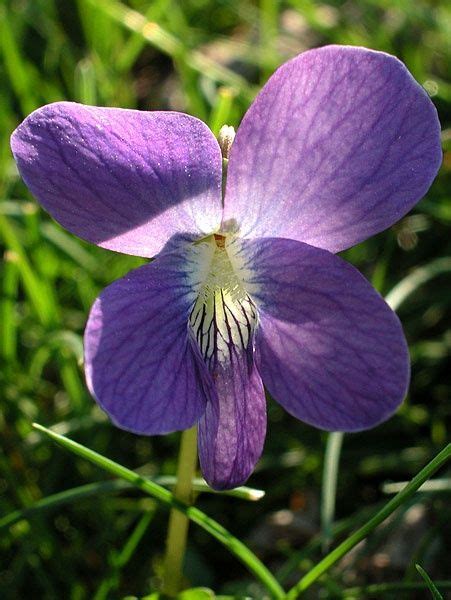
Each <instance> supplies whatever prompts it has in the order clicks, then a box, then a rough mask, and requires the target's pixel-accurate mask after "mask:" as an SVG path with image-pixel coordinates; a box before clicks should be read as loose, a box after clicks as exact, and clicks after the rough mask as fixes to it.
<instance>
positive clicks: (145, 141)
mask: <svg viewBox="0 0 451 600" xmlns="http://www.w3.org/2000/svg"><path fill="white" fill-rule="evenodd" d="M11 147H12V150H13V154H14V157H15V159H16V161H17V164H18V167H19V171H20V173H21V175H22V177H23V179H24V181H25V183H26V184H27V185H28V187H29V188H30V190H31V191H32V193H33V194H34V195H35V196H36V198H37V199H38V200H39V202H40V203H41V204H42V206H43V207H44V208H45V209H46V210H47V211H48V212H49V213H50V214H51V215H52V216H53V217H54V218H55V219H56V220H57V221H58V222H59V223H61V225H63V227H66V228H67V229H68V230H69V231H71V232H72V233H75V234H76V235H78V236H80V237H82V238H84V239H86V240H88V241H90V242H94V243H96V244H98V245H99V246H102V247H103V248H108V249H110V250H117V251H119V252H124V253H126V254H135V255H138V256H154V255H155V254H157V253H158V252H159V251H160V249H161V248H162V247H163V246H164V244H165V243H166V242H167V241H168V239H169V238H171V237H172V236H178V237H180V236H181V237H186V238H197V237H199V236H202V235H206V234H209V233H211V232H212V231H213V230H215V229H217V227H218V225H219V223H220V220H221V212H222V201H221V169H222V166H221V165H222V163H221V153H220V150H219V146H218V144H217V142H216V140H215V139H214V137H213V135H212V133H211V132H210V131H209V129H208V128H207V126H206V125H205V124H204V123H202V122H201V121H199V120H198V119H195V118H194V117H190V116H188V115H184V114H181V113H177V112H144V111H137V110H126V109H119V108H97V107H93V106H83V105H81V104H76V103H72V102H57V103H55V104H49V105H47V106H44V107H42V108H40V109H38V110H36V111H35V112H33V113H32V114H31V115H30V116H29V117H28V118H27V119H25V121H24V122H23V123H22V124H21V125H20V126H19V127H18V128H17V129H16V131H15V132H14V133H13V135H12V138H11Z"/></svg>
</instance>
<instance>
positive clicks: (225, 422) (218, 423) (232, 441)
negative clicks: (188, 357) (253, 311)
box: [198, 346, 266, 490]
mask: <svg viewBox="0 0 451 600" xmlns="http://www.w3.org/2000/svg"><path fill="white" fill-rule="evenodd" d="M205 388H206V391H207V394H208V396H209V401H208V403H207V407H206V410H205V413H204V414H203V416H202V418H201V420H200V421H199V430H198V431H199V458H200V465H201V468H202V473H203V476H204V477H205V479H206V481H207V482H208V484H209V485H210V486H211V487H212V488H214V489H216V490H225V489H231V488H234V487H237V486H239V485H242V484H243V483H244V482H245V481H246V480H247V479H248V477H249V476H250V474H251V473H252V471H253V470H254V467H255V464H256V463H257V461H258V459H259V458H260V456H261V453H262V451H263V445H264V442H265V436H266V399H265V392H264V389H263V384H262V380H261V378H260V375H259V374H258V371H257V369H256V367H255V364H253V358H252V356H251V353H250V352H244V353H243V352H240V350H239V349H238V348H237V347H236V346H233V347H231V353H230V361H229V362H228V363H226V364H218V365H217V366H216V368H215V369H214V370H213V372H212V373H211V375H209V377H207V378H205Z"/></svg>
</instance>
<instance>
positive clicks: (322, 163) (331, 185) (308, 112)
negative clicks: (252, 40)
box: [223, 46, 442, 252]
mask: <svg viewBox="0 0 451 600" xmlns="http://www.w3.org/2000/svg"><path fill="white" fill-rule="evenodd" d="M441 159H442V153H441V147H440V124H439V121H438V118H437V113H436V110H435V108H434V106H433V104H432V102H431V101H430V99H429V98H428V96H427V94H426V92H425V91H424V90H423V88H422V87H421V86H420V85H418V84H417V83H416V81H415V80H414V79H413V78H412V76H411V75H410V73H409V72H408V71H407V69H406V67H405V66H404V65H403V64H402V63H401V62H400V61H399V60H398V59H396V58H395V57H393V56H390V55H388V54H385V53H382V52H375V51H373V50H367V49H364V48H357V47H346V46H326V47H324V48H319V49H316V50H310V51H308V52H305V53H304V54H301V55H299V56H298V57H296V58H294V59H293V60H291V61H290V62H288V63H286V64H284V65H282V67H280V68H279V69H278V70H277V71H276V73H275V74H274V75H273V76H272V77H271V78H270V80H269V81H268V83H267V84H266V85H265V86H264V88H263V90H262V91H261V92H260V94H259V95H258V97H257V99H256V100H255V102H254V103H253V104H252V106H251V107H250V109H249V110H248V112H247V114H246V115H245V117H244V119H243V121H242V123H241V125H240V127H239V129H238V132H237V134H236V138H235V141H234V143H233V145H232V149H231V154H230V160H229V166H228V179H227V191H226V197H225V209H224V224H223V227H224V228H225V229H227V228H230V229H234V228H235V229H239V231H240V235H242V236H243V237H261V236H279V237H287V238H291V239H296V240H299V241H303V242H307V243H308V244H311V245H314V246H317V247H320V248H324V249H327V250H330V251H331V252H338V251H340V250H343V249H345V248H348V247H350V246H352V245H354V244H355V243H357V242H360V241H362V240H364V239H366V238H367V237H369V236H371V235H373V234H375V233H377V232H379V231H381V230H383V229H385V228H386V227H388V226H390V225H391V224H393V223H394V222H395V221H397V220H398V219H399V218H400V217H402V216H403V215H404V214H405V213H406V212H407V211H408V210H410V208H411V207H412V206H413V205H414V204H415V203H416V202H417V201H418V200H419V199H420V198H421V197H422V196H423V195H424V194H425V193H426V191H427V190H428V188H429V186H430V184H431V182H432V180H433V179H434V177H435V175H436V173H437V170H438V168H439V166H440V163H441Z"/></svg>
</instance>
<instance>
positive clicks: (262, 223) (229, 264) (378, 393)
mask: <svg viewBox="0 0 451 600" xmlns="http://www.w3.org/2000/svg"><path fill="white" fill-rule="evenodd" d="M12 149H13V153H14V156H15V158H16V160H17V164H18V166H19V170H20V173H21V174H22V177H23V179H24V180H25V182H26V183H27V185H28V187H29V188H30V190H31V191H32V193H33V194H34V195H35V196H36V198H37V199H38V200H39V202H40V203H41V204H42V206H43V207H44V208H45V209H46V210H47V211H48V212H49V213H50V214H51V215H52V216H53V217H54V218H55V219H56V220H57V221H58V222H59V223H61V224H62V225H63V226H64V227H66V228H67V229H69V230H70V231H72V232H73V233H75V234H76V235H78V236H80V237H81V238H83V239H86V240H89V241H90V242H94V243H95V244H97V245H99V246H101V247H103V248H108V249H110V250H117V251H119V252H124V253H127V254H134V255H138V256H144V257H153V256H156V258H155V260H154V261H153V262H152V263H150V264H147V265H145V266H143V267H141V268H139V269H137V270H135V271H132V272H131V273H129V274H128V275H127V276H126V277H124V278H123V279H120V280H119V281H116V282H115V283H113V284H112V285H110V286H109V287H107V288H106V289H105V290H104V291H103V293H102V294H101V295H100V296H99V298H98V299H97V300H96V302H95V303H94V306H93V308H92V310H91V314H90V316H89V321H88V324H87V328H86V334H85V365H86V377H87V382H88V386H89V389H90V391H91V393H92V394H93V396H94V397H95V398H96V400H97V401H98V403H99V404H100V405H101V407H102V408H103V409H104V410H105V411H106V412H107V413H108V414H109V416H110V417H111V419H112V420H113V422H114V423H115V424H116V425H118V426H119V427H121V428H123V429H126V430H129V431H132V432H135V433H139V434H148V435H154V434H163V433H168V432H171V431H175V430H182V429H186V428H188V427H191V426H192V425H194V424H195V423H198V431H199V454H200V462H201V467H202V471H203V474H204V476H205V479H206V480H207V481H208V482H209V484H210V485H211V486H212V487H214V488H216V489H225V488H231V487H234V486H236V485H239V484H241V483H243V482H244V481H245V480H246V479H247V478H248V476H249V475H250V473H251V472H252V470H253V468H254V466H255V464H256V462H257V460H258V458H259V457H260V455H261V452H262V448H263V443H264V438H265V432H266V411H265V404H266V402H265V392H264V387H263V386H265V387H266V389H267V390H268V391H269V392H270V394H271V395H272V396H273V397H274V398H275V400H277V401H278V402H279V403H280V404H281V405H282V406H283V407H284V408H285V409H286V410H287V411H288V412H289V413H291V414H292V415H293V416H295V417H297V418H298V419H301V420H302V421H305V422H307V423H309V424H311V425H314V426H316V427H319V428H321V429H326V430H333V431H338V430H339V431H359V430H362V429H366V428H368V427H373V426H374V425H377V424H378V423H380V422H381V421H384V420H385V419H387V418H388V417H389V416H390V415H392V413H393V412H394V411H395V410H396V408H397V407H398V405H399V404H400V403H401V401H402V400H403V397H404V395H405V393H406V389H407V385H408V377H409V361H408V351H407V346H406V342H405V339H404V336H403V333H402V329H401V325H400V323H399V321H398V319H397V317H396V316H395V314H394V313H393V312H392V311H391V310H390V308H389V307H388V306H387V304H386V303H385V302H384V300H383V299H382V298H381V297H380V296H379V294H378V293H377V292H376V291H375V290H374V289H373V288H372V287H371V285H370V284H369V283H368V282H367V281H366V280H365V279H364V278H363V277H362V275H361V274H360V273H359V272H358V271H357V270H356V269H355V268H354V267H352V266H351V265H349V264H347V263H346V262H344V261H343V260H341V259H340V258H338V257H336V256H334V254H333V253H335V252H339V251H341V250H344V249H346V248H349V247H350V246H352V245H354V244H357V243H358V242H361V241H362V240H365V239H366V238H368V237H369V236H371V235H373V234H375V233H377V232H379V231H381V230H383V229H385V228H387V227H389V226H390V225H392V224H393V223H394V222H395V221H397V220H398V219H399V218H400V217H402V216H403V215H404V214H405V213H406V212H407V211H408V210H409V209H410V208H412V206H413V205H414V204H415V203H416V202H417V201H418V200H419V199H420V198H421V197H422V196H423V195H424V194H425V193H426V191H427V190H428V188H429V186H430V184H431V182H432V180H433V178H434V176H435V174H436V172H437V170H438V168H439V165H440V162H441V149H440V137H439V122H438V119H437V114H436V111H435V108H434V106H433V105H432V103H431V101H430V100H429V98H428V96H427V94H426V93H425V92H424V90H423V89H422V88H421V87H420V86H419V85H418V84H417V83H416V82H415V81H414V80H413V78H412V77H411V75H410V74H409V72H408V71H407V70H406V68H405V67H404V65H403V64H402V63H401V62H400V61H398V60H397V59H396V58H394V57H392V56H390V55H387V54H384V53H381V52H375V51H371V50H366V49H363V48H355V47H340V46H329V47H324V48H320V49H316V50H311V51H308V52H305V53H304V54H301V55H300V56H298V57H296V58H294V59H293V60H291V61H289V62H288V63H286V64H284V65H283V66H282V67H280V69H278V70H277V71H276V73H275V74H274V75H273V76H272V77H271V79H270V80H269V81H268V83H267V84H266V85H265V86H264V88H263V89H262V91H261V92H260V94H259V95H258V97H257V99H256V100H255V102H254V103H253V104H252V106H251V107H250V109H249V110H248V112H247V114H246V116H245V117H244V119H243V121H242V123H241V125H240V127H239V129H238V132H237V134H236V139H235V141H234V143H233V145H232V148H231V153H230V160H229V163H228V176H227V184H226V190H225V196H224V199H223V198H222V193H221V177H222V159H221V152H220V148H219V146H218V143H217V141H216V139H215V138H214V137H213V135H212V133H211V132H210V131H209V130H208V128H207V127H206V126H205V125H204V124H203V123H202V122H201V121H199V120H197V119H195V118H193V117H190V116H188V115H185V114H180V113H177V112H139V111H134V110H123V109H116V108H97V107H90V106H82V105H79V104H75V103H67V102H58V103H55V104H50V105H48V106H44V107H43V108H41V109H39V110H37V111H36V112H34V113H33V114H32V115H30V116H29V117H28V118H27V119H26V120H25V121H24V123H23V124H22V125H20V126H19V127H18V129H17V130H16V131H15V133H14V134H13V137H12Z"/></svg>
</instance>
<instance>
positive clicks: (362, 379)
mask: <svg viewBox="0 0 451 600" xmlns="http://www.w3.org/2000/svg"><path fill="white" fill-rule="evenodd" d="M241 252H242V255H243V256H246V257H247V260H248V265H249V271H248V274H247V277H246V282H245V283H246V286H247V289H248V291H249V292H250V293H251V295H252V297H253V299H254V301H255V303H256V305H257V307H258V310H259V321H260V326H259V329H258V331H257V336H256V351H257V356H258V359H257V365H258V368H259V371H260V374H261V377H262V379H263V383H264V384H265V386H266V387H267V389H268V390H269V392H270V393H271V395H272V396H273V397H274V399H275V400H277V401H278V402H279V403H280V404H281V405H282V406H283V407H284V408H285V409H286V410H288V412H290V413H291V414H293V415H294V416H296V417H298V418H299V419H301V420H303V421H306V422H307V423H309V424H311V425H315V426H316V427H319V428H321V429H327V430H331V431H358V430H361V429H366V428H369V427H373V426H375V425H377V424H378V423H380V422H382V421H384V420H385V419H387V418H388V417H389V416H391V415H392V414H393V412H394V411H395V410H396V408H397V407H398V406H399V404H400V403H401V402H402V400H403V398H404V396H405V394H406V391H407V385H408V379H409V357H408V350H407V345H406V342H405V339H404V335H403V332H402V328H401V325H400V322H399V320H398V318H397V317H396V315H395V313H394V312H393V311H392V310H391V309H390V308H389V306H388V305H387V304H386V303H385V301H384V300H383V299H382V298H381V296H379V294H378V293H377V292H376V291H375V290H374V289H373V288H372V286H371V285H370V284H369V283H368V282H367V281H366V279H365V278H364V277H363V276H362V275H361V274H360V273H359V272H358V271H357V270H356V269H355V268H354V267H352V266H351V265H349V264H348V263H346V262H344V261H343V260H341V259H340V258H338V257H337V256H334V255H333V254H331V253H329V252H328V251H325V250H321V249H319V248H314V247H312V246H308V245H307V244H303V243H301V242H297V241H294V240H284V239H277V238H276V239H264V240H259V241H257V240H255V241H250V240H249V241H245V242H244V243H243V245H242V250H241Z"/></svg>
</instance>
